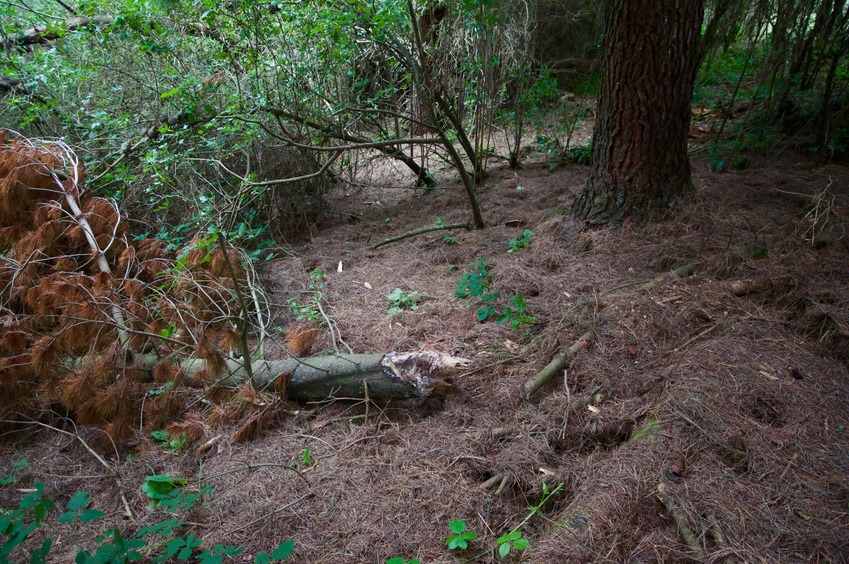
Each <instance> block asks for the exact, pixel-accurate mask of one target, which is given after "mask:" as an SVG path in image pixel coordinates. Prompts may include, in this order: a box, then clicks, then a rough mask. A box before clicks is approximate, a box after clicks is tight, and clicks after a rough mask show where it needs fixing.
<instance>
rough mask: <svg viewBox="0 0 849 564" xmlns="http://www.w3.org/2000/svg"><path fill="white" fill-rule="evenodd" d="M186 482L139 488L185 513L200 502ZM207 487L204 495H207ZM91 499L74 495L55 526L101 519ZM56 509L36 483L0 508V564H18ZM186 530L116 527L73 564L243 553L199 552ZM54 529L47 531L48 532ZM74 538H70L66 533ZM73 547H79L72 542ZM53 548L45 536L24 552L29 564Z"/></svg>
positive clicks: (288, 546) (263, 557)
mask: <svg viewBox="0 0 849 564" xmlns="http://www.w3.org/2000/svg"><path fill="white" fill-rule="evenodd" d="M24 466H26V460H21V461H19V462H18V463H16V464H15V467H14V470H13V471H17V470H20V469H21V468H23V467H24ZM14 481H15V476H14V474H11V475H10V476H8V477H6V478H3V479H2V480H0V486H3V485H9V484H12V483H14ZM185 483H186V480H185V479H182V478H171V477H170V476H148V478H147V479H146V480H145V482H144V484H142V489H143V490H144V491H145V494H146V495H147V496H148V497H150V498H151V499H155V500H158V503H157V505H158V506H159V507H166V508H167V509H168V510H169V511H171V512H173V511H176V510H178V509H189V508H191V507H192V506H193V504H194V502H195V501H197V500H198V499H200V498H199V497H197V498H193V499H192V500H190V499H189V497H188V496H187V495H186V494H184V493H183V492H182V491H181V488H182V487H183V486H184V485H185ZM211 489H212V488H211V487H210V486H206V487H205V488H204V490H205V491H206V492H209V491H211ZM175 499H181V501H180V502H179V503H172V504H170V505H167V502H169V501H173V500H175ZM90 502H91V496H90V495H89V494H88V493H86V492H79V491H78V492H76V493H75V494H74V495H73V496H72V497H71V499H70V500H69V501H68V504H67V506H66V508H65V509H66V510H65V511H64V512H62V513H61V514H59V515H58V516H57V517H56V519H55V521H56V523H59V524H62V525H66V526H70V525H74V524H77V523H89V522H95V521H98V520H101V519H103V517H104V516H105V515H106V514H105V513H104V512H103V511H100V510H98V509H92V508H89V503H90ZM56 507H57V504H56V502H54V501H53V500H52V499H51V498H50V497H48V496H46V495H45V494H44V484H43V483H42V482H35V484H33V488H32V491H29V492H28V493H27V494H26V495H25V496H23V497H22V498H21V501H20V502H19V504H18V508H17V509H13V510H8V509H5V508H2V507H0V562H23V561H24V559H23V554H21V553H22V552H24V550H25V549H24V548H23V546H24V544H25V543H26V541H27V539H28V538H29V536H30V535H31V534H32V533H33V532H34V531H35V530H37V529H38V528H39V527H40V526H41V525H42V524H45V523H47V518H48V517H49V512H50V511H51V510H52V509H54V508H56ZM184 525H185V522H184V521H181V520H179V519H176V518H173V517H171V518H169V519H165V520H162V521H160V522H158V523H155V524H153V525H151V526H149V527H143V528H142V529H140V530H139V531H138V532H136V533H135V534H134V535H132V536H129V537H124V535H123V534H122V533H121V532H120V531H119V530H118V529H117V528H114V527H113V528H109V529H107V530H106V531H105V532H104V533H102V534H100V535H97V537H96V538H95V544H96V547H95V548H94V549H93V550H92V551H89V550H86V549H85V548H80V549H79V551H78V552H77V554H76V557H75V559H74V562H75V563H76V564H126V563H128V562H140V561H144V562H155V563H162V562H167V561H172V560H173V559H177V560H180V561H187V560H190V559H194V560H195V561H197V562H200V563H201V564H220V563H222V562H224V559H225V558H229V557H234V556H239V555H241V554H242V552H244V548H243V547H240V546H235V545H224V544H216V545H214V546H213V547H212V548H208V549H203V539H200V538H197V537H195V535H194V534H193V533H190V534H188V535H187V536H185V537H183V536H179V533H178V531H179V530H180V528H182V527H183V526H184ZM52 528H53V527H52V526H51V529H52ZM70 534H71V536H73V534H72V533H70ZM73 542H74V544H76V545H77V546H80V545H81V544H82V542H80V541H79V540H76V539H74V540H73ZM52 547H53V539H52V538H51V537H48V538H46V539H44V541H42V543H41V545H40V546H38V547H36V548H34V549H33V548H31V547H28V548H27V549H26V551H27V552H29V554H30V556H29V561H30V562H31V563H33V564H39V563H43V562H46V561H47V559H48V556H49V554H50V550H51V549H52ZM294 547H295V543H294V541H293V540H291V539H290V540H287V541H284V542H282V543H280V544H279V545H278V546H277V547H276V548H275V549H274V550H272V551H271V553H268V552H261V553H259V554H257V555H256V558H255V560H254V562H255V563H256V564H270V563H271V562H278V561H281V560H283V559H285V558H287V557H289V556H290V555H291V554H292V552H293V550H294Z"/></svg>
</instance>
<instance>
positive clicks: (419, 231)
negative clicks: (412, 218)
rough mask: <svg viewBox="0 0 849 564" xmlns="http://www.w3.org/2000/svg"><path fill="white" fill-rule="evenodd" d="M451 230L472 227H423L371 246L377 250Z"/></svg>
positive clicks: (468, 225)
mask: <svg viewBox="0 0 849 564" xmlns="http://www.w3.org/2000/svg"><path fill="white" fill-rule="evenodd" d="M450 229H466V230H471V229H472V226H471V225H470V224H469V223H468V222H466V223H452V224H450V225H431V226H428V227H422V228H421V229H414V230H413V231H407V232H406V233H402V234H401V235H396V236H395V237H389V238H388V239H384V240H383V241H381V242H380V243H377V244H375V245H372V246H371V250H374V249H377V248H378V247H382V246H383V245H388V244H389V243H394V242H396V241H401V240H402V239H409V238H410V237H415V236H416V235H422V234H424V233H430V232H431V231H447V230H450Z"/></svg>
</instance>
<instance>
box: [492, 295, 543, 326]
mask: <svg viewBox="0 0 849 564" xmlns="http://www.w3.org/2000/svg"><path fill="white" fill-rule="evenodd" d="M509 302H510V305H508V306H505V307H504V312H503V313H502V314H501V315H499V316H498V323H499V324H502V325H503V324H505V323H509V324H510V328H511V329H518V328H519V327H521V326H522V325H530V324H532V323H533V322H534V320H535V319H536V318H535V317H534V316H533V315H528V314H527V313H525V310H526V309H527V308H528V304H527V303H525V296H523V295H522V294H516V297H515V298H510V300H509Z"/></svg>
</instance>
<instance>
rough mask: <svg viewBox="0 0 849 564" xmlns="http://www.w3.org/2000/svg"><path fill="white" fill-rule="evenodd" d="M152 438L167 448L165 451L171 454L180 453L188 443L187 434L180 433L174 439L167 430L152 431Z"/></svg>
mask: <svg viewBox="0 0 849 564" xmlns="http://www.w3.org/2000/svg"><path fill="white" fill-rule="evenodd" d="M150 436H151V437H153V439H154V440H155V441H156V442H157V443H159V444H160V445H161V446H163V447H165V450H168V451H171V452H180V451H181V450H183V447H184V446H186V442H187V441H188V437H187V436H186V433H180V434H178V435H175V436H174V437H170V436H169V433H168V431H166V430H165V429H157V430H155V431H151V432H150Z"/></svg>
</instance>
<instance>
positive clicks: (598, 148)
mask: <svg viewBox="0 0 849 564" xmlns="http://www.w3.org/2000/svg"><path fill="white" fill-rule="evenodd" d="M703 14H704V6H703V3H702V1H701V0H652V1H651V2H648V1H646V0H620V1H610V2H608V6H607V15H606V22H605V25H606V34H605V47H604V62H603V65H604V68H603V70H602V78H601V84H600V87H599V103H598V119H597V121H596V125H595V132H594V135H593V165H592V172H591V175H590V179H589V181H588V182H587V185H586V187H585V188H584V190H583V192H582V193H581V195H580V196H579V197H578V199H577V201H576V202H575V208H574V213H575V216H576V217H577V218H579V219H584V220H589V221H590V222H591V223H593V224H602V223H606V222H608V221H617V220H621V219H623V218H624V217H633V218H635V219H643V218H653V217H657V216H659V215H661V214H662V213H663V211H664V210H666V209H667V208H668V207H669V205H670V204H671V202H672V201H673V200H674V199H675V198H676V197H677V196H679V195H681V194H684V193H686V192H688V191H689V190H691V189H692V181H691V179H690V163H689V159H688V157H687V134H688V131H689V127H690V113H691V106H690V103H691V99H692V95H693V83H694V81H695V78H696V70H697V67H698V61H699V54H700V51H699V49H700V33H701V24H702V17H703Z"/></svg>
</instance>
